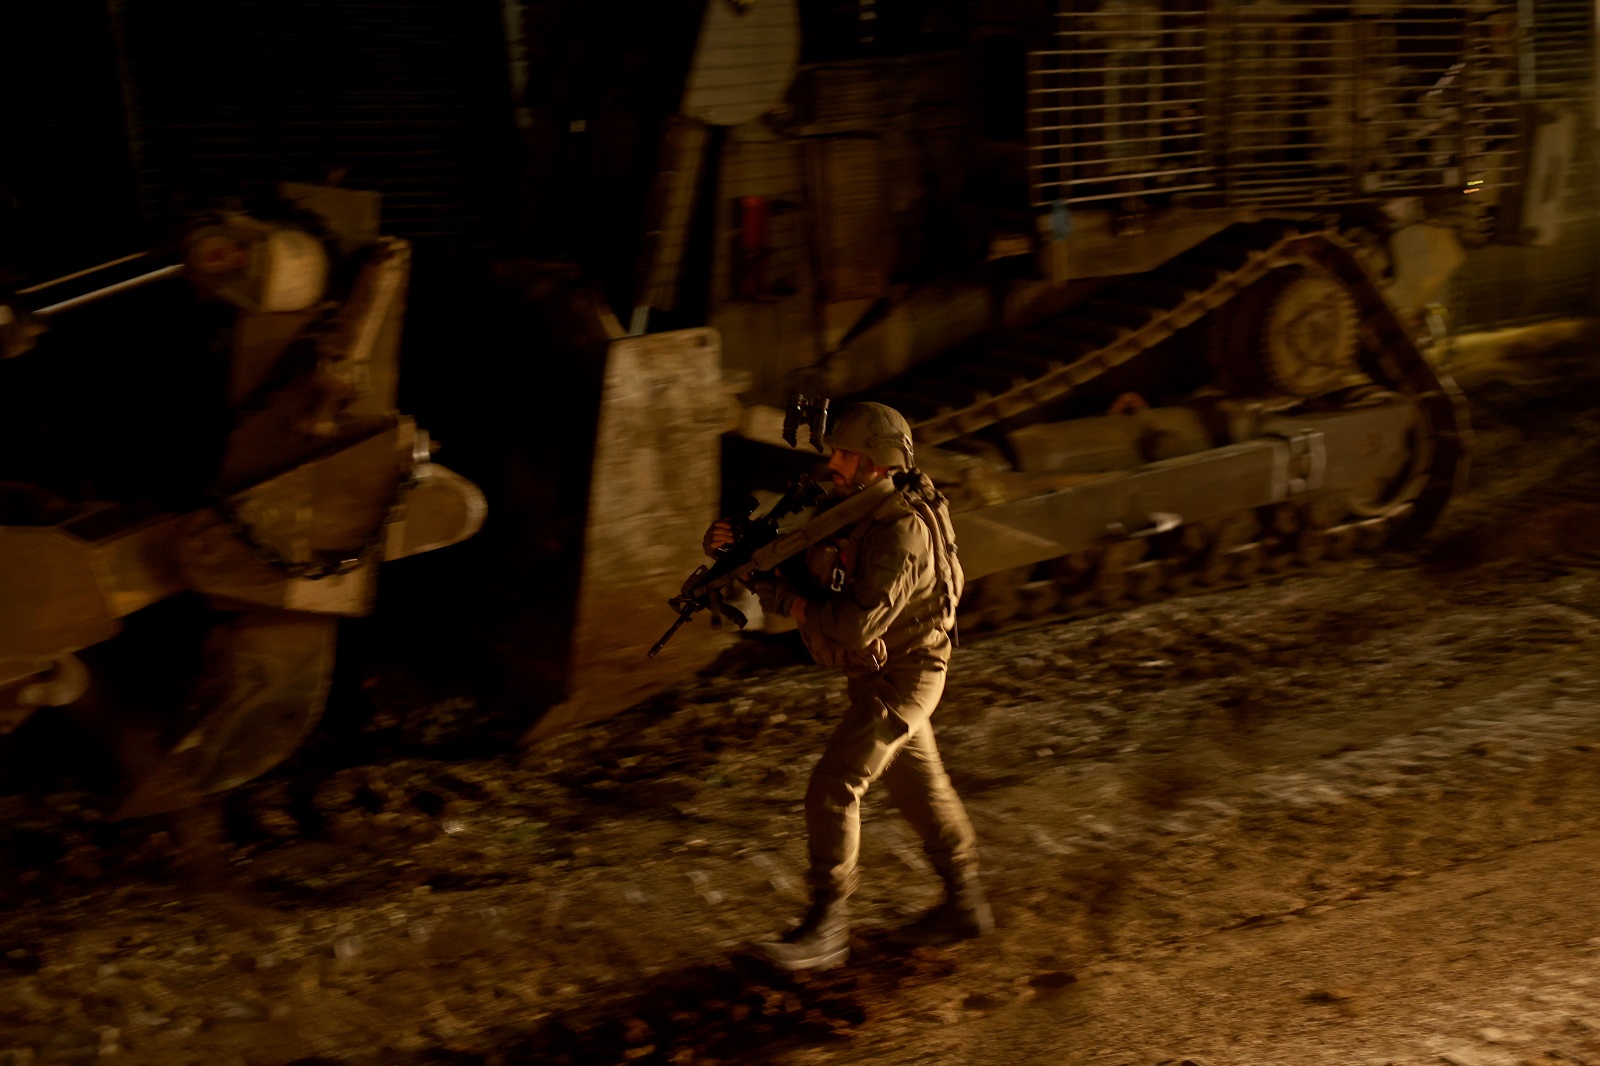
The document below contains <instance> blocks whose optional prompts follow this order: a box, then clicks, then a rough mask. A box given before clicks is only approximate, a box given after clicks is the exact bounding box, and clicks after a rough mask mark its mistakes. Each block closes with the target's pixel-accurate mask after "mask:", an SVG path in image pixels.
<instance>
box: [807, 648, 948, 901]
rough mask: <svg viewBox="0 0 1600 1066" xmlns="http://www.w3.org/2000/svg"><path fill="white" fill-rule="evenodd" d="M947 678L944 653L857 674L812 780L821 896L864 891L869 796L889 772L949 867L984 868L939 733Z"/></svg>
mask: <svg viewBox="0 0 1600 1066" xmlns="http://www.w3.org/2000/svg"><path fill="white" fill-rule="evenodd" d="M944 681H945V664H944V663H943V662H941V661H939V660H937V659H935V660H925V661H923V662H920V663H916V664H914V665H912V664H907V665H903V666H898V667H897V666H890V667H889V668H888V669H886V670H885V671H884V672H883V673H880V674H874V675H871V676H868V677H853V678H851V679H850V683H849V694H850V708H849V710H847V711H846V712H845V715H844V719H843V720H842V721H840V723H839V725H838V727H837V728H836V729H835V730H834V731H833V735H832V736H831V737H830V738H829V739H828V746H827V749H826V750H825V751H824V752H823V755H822V759H821V761H819V762H818V763H817V765H816V768H815V769H813V770H812V771H811V782H810V784H809V786H808V787H807V789H806V834H807V843H808V848H809V851H810V859H811V865H810V869H809V871H808V873H807V880H808V881H809V882H810V885H811V890H812V892H813V893H814V894H816V895H818V896H819V897H836V898H841V899H842V898H844V897H846V896H849V895H850V894H851V893H852V892H854V891H855V888H856V881H857V877H858V875H857V870H856V865H857V860H858V858H859V856H860V853H861V797H862V796H864V795H866V792H867V789H868V788H869V787H870V786H871V785H872V783H873V782H874V781H876V780H877V779H878V778H880V777H882V778H883V779H884V783H885V784H886V785H887V786H888V788H889V797H890V799H892V800H893V801H894V804H895V806H896V807H898V808H899V809H900V813H901V814H902V815H903V816H904V817H905V819H906V821H908V822H910V823H911V826H912V828H913V829H915V830H916V831H917V833H918V835H919V836H921V837H922V845H923V848H924V850H925V851H926V852H927V853H928V858H929V860H930V861H931V862H932V863H933V867H934V869H936V870H937V871H939V874H940V875H941V876H943V877H945V878H947V879H948V878H953V877H954V876H955V875H956V874H957V873H959V872H961V871H964V870H967V869H971V868H975V867H976V865H977V858H978V847H977V838H976V837H975V836H974V834H973V832H972V823H971V822H970V821H968V819H967V812H966V808H964V807H963V806H962V805H961V799H960V798H959V797H958V796H957V795H956V792H955V789H954V788H952V787H951V785H950V778H949V776H948V775H947V774H946V773H945V772H944V763H943V762H942V761H940V759H939V749H938V747H937V746H936V745H935V744H934V740H933V726H932V724H931V722H930V719H931V717H932V715H933V710H934V708H935V707H937V706H938V705H939V697H940V696H941V695H942V694H943V693H944Z"/></svg>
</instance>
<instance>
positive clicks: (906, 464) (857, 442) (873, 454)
mask: <svg viewBox="0 0 1600 1066" xmlns="http://www.w3.org/2000/svg"><path fill="white" fill-rule="evenodd" d="M826 439H827V443H828V446H829V447H831V448H837V449H843V450H844V451H847V452H859V453H860V454H862V455H865V456H866V457H867V458H868V459H871V460H872V461H873V462H874V463H877V464H878V465H879V466H882V467H889V468H891V469H893V468H895V467H899V468H901V469H904V470H910V469H911V468H912V466H913V465H915V464H914V462H913V458H914V457H913V454H912V450H911V424H910V423H909V422H907V421H906V420H905V418H904V416H902V415H901V414H900V412H899V411H896V410H895V409H894V408H893V407H885V406H884V405H883V404H881V403H853V404H850V405H849V406H847V407H845V408H844V409H843V410H841V411H840V412H839V416H838V418H836V419H835V420H834V423H833V429H832V431H831V432H829V434H828V436H827V438H826Z"/></svg>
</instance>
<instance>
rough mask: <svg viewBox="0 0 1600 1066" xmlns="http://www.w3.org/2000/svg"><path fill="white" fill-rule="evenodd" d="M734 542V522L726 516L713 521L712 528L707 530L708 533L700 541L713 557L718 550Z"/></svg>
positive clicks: (707, 552)
mask: <svg viewBox="0 0 1600 1066" xmlns="http://www.w3.org/2000/svg"><path fill="white" fill-rule="evenodd" d="M732 543H733V523H732V522H730V521H728V520H727V519H726V518H719V519H717V520H716V521H715V522H713V523H711V528H710V529H708V530H706V535H705V537H704V538H702V540H701V541H700V544H701V546H702V547H703V548H704V549H705V552H706V554H707V555H709V556H711V557H712V558H713V559H715V558H716V557H717V552H718V551H719V550H721V549H723V548H726V547H727V546H728V545H730V544H732Z"/></svg>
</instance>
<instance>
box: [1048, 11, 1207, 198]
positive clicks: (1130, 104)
mask: <svg viewBox="0 0 1600 1066" xmlns="http://www.w3.org/2000/svg"><path fill="white" fill-rule="evenodd" d="M1206 8H1207V5H1206V3H1205V2H1204V0H1179V2H1176V3H1174V2H1167V3H1161V2H1158V0H1103V2H1087V3H1073V4H1070V5H1067V6H1065V7H1064V8H1063V9H1062V10H1061V11H1060V12H1058V14H1057V18H1058V22H1059V24H1058V26H1057V29H1056V44H1055V47H1054V48H1051V49H1045V50H1041V51H1037V52H1034V53H1031V54H1030V68H1029V91H1028V96H1029V109H1028V134H1029V148H1030V155H1031V159H1030V170H1031V174H1032V179H1033V180H1032V186H1033V190H1034V194H1033V195H1034V202H1035V204H1036V205H1043V204H1048V203H1051V202H1053V201H1056V200H1065V201H1068V202H1081V201H1085V200H1106V199H1113V198H1117V197H1122V196H1128V195H1134V194H1138V193H1149V192H1162V193H1174V192H1186V191H1198V190H1203V189H1209V188H1211V187H1212V182H1213V172H1214V166H1213V164H1212V160H1211V152H1210V141H1211V137H1210V135H1209V131H1208V122H1209V117H1208V110H1207V106H1206V105H1207V100H1208V98H1209V97H1210V95H1211V94H1210V92H1209V91H1208V89H1209V83H1210V80H1211V79H1212V78H1213V77H1214V76H1215V75H1214V74H1213V73H1212V71H1213V64H1212V63H1211V62H1210V55H1209V51H1208V38H1209V31H1210V22H1209V20H1208V18H1207V15H1206Z"/></svg>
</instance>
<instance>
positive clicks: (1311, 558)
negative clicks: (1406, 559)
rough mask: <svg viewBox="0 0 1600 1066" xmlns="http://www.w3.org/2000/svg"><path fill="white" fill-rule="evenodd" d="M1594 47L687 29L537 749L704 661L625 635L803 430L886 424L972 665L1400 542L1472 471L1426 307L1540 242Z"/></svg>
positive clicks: (1540, 23) (1425, 13)
mask: <svg viewBox="0 0 1600 1066" xmlns="http://www.w3.org/2000/svg"><path fill="white" fill-rule="evenodd" d="M866 7H872V11H870V12H866V11H865V8H866ZM1569 8H1570V9H1571V10H1568V9H1569ZM1558 9H1559V10H1558ZM869 14H870V16H871V17H870V18H869V17H868V15H869ZM1593 48H1594V38H1593V30H1592V12H1591V11H1589V10H1588V8H1587V7H1586V6H1585V5H1571V4H1567V5H1562V4H1554V3H1553V4H1548V5H1539V4H1535V5H1532V10H1531V11H1530V10H1528V9H1527V6H1526V5H1524V6H1523V8H1521V9H1519V7H1518V6H1517V5H1512V4H1498V3H1486V2H1476V0H1474V2H1468V3H1432V2H1429V3H1401V2H1391V0H1351V2H1342V3H1325V2H1309V0H1308V2H1293V0H1290V2H1277V0H1264V2H1249V0H1230V2H1226V3H1218V2H1206V0H1182V2H1178V3H1155V2H1153V0H1061V2H1060V3H1059V4H1051V5H1046V4H1015V5H995V6H994V7H993V8H992V9H990V8H989V7H988V6H987V5H986V9H985V11H984V12H982V13H981V14H977V13H973V12H966V13H965V14H962V13H960V12H958V11H957V10H956V8H955V7H954V6H951V5H935V7H934V8H929V9H926V10H924V9H920V8H916V7H912V6H901V5H892V4H879V5H863V9H862V10H857V9H855V8H850V9H849V10H845V9H843V8H840V7H838V6H837V5H835V6H828V5H807V4H794V3H781V2H777V0H757V2H756V3H755V4H753V5H751V4H731V3H723V2H717V0H712V2H711V3H709V4H708V5H707V6H706V9H705V14H704V20H703V23H702V30H701V35H700V38H699V41H698V44H697V46H696V50H695V53H694V58H693V62H692V64H690V67H689V70H688V74H687V77H686V80H685V83H684V84H685V87H684V91H683V97H682V104H681V108H680V116H679V117H678V118H676V119H674V120H672V121H670V122H669V123H668V124H667V126H666V132H665V138H664V142H663V148H662V158H663V160H664V163H663V165H662V167H661V168H660V171H659V174H658V176H657V178H656V179H655V182H654V193H653V195H652V203H653V205H654V215H653V216H652V220H651V223H650V233H651V234H652V240H651V241H650V242H649V243H648V244H647V247H646V255H645V261H644V265H643V267H642V268H640V269H639V271H638V274H637V277H638V278H639V279H640V281H639V283H638V285H637V286H636V288H634V289H633V290H632V291H633V293H634V297H635V298H634V310H633V313H632V319H631V321H630V323H629V324H628V326H627V327H626V328H624V326H623V324H622V323H621V321H620V320H618V319H616V318H610V319H609V320H608V325H607V328H608V329H609V330H610V336H611V338H612V339H611V341H610V348H609V356H608V358H609V365H608V371H607V384H606V390H605V393H604V394H603V397H602V401H601V418H600V430H599V434H598V441H597V452H596V458H595V477H594V482H593V486H594V487H593V490H592V492H591V497H590V507H589V525H588V529H589V532H588V537H587V544H586V555H585V564H584V576H583V591H582V595H581V600H580V604H579V610H578V621H577V639H576V644H575V649H574V658H573V677H574V692H573V698H572V699H571V700H570V701H569V702H568V703H567V704H565V705H564V706H562V707H559V708H557V709H556V711H555V712H553V713H552V714H551V715H549V716H548V717H547V718H546V719H545V720H544V721H543V722H542V723H541V724H540V725H539V727H538V728H536V729H535V730H534V731H533V733H532V734H531V735H532V736H533V737H534V738H537V737H540V736H544V735H548V734H550V733H552V732H555V731H557V730H559V729H561V728H564V727H566V726H568V725H571V724H573V723H574V722H578V721H582V720H585V719H588V718H593V717H597V716H600V715H603V714H606V713H609V712H610V711H612V710H615V709H617V708H618V707H620V706H622V705H625V704H626V703H627V702H628V701H630V700H632V699H636V698H637V697H638V696H639V695H640V694H642V693H643V692H645V691H648V690H649V689H650V688H651V687H652V686H654V685H656V684H659V683H660V682H661V681H662V680H664V679H665V678H666V677H668V676H670V675H671V673H672V671H674V670H677V671H679V672H682V671H686V670H688V669H691V668H693V667H695V666H698V665H700V664H703V663H704V662H706V661H707V660H708V658H709V657H710V656H711V655H713V654H715V652H716V650H717V648H718V647H719V644H718V643H717V637H716V636H715V635H713V634H712V633H711V632H710V631H709V630H702V631H701V633H700V637H701V639H702V641H703V643H702V644H700V645H698V646H697V645H694V644H693V643H692V642H683V643H681V644H679V645H675V646H674V647H673V648H672V649H671V650H669V652H668V653H666V654H664V655H662V656H661V657H660V658H659V659H658V660H654V661H651V662H646V660H645V657H644V654H643V649H644V648H645V647H647V646H648V645H649V642H650V640H651V639H652V638H653V637H654V635H655V633H656V632H657V631H658V630H659V629H660V628H661V626H662V625H663V624H664V622H665V620H667V619H668V618H669V616H668V615H666V614H665V613H664V612H663V613H662V614H659V615H656V616H650V617H640V615H639V613H637V612H636V611H632V612H630V610H629V609H628V608H626V607H624V606H622V605H624V604H627V603H631V602H636V601H637V598H638V597H639V596H640V595H641V594H642V593H644V592H645V590H651V589H653V590H654V591H655V592H656V594H657V595H659V596H663V597H664V596H666V595H669V594H670V593H671V592H672V591H674V590H675V589H676V583H677V581H678V580H680V579H681V576H682V574H686V573H688V572H689V570H691V569H692V568H693V567H694V565H695V562H696V559H695V556H696V555H697V554H698V533H699V531H700V529H702V528H703V527H704V524H705V522H706V521H707V520H708V519H709V518H710V517H711V516H713V515H714V514H716V513H718V511H719V508H720V509H721V511H722V512H723V513H727V512H728V510H729V508H730V507H732V506H733V505H734V501H737V500H739V499H741V498H743V497H745V496H746V494H748V493H749V492H750V491H751V490H761V489H775V488H776V487H777V483H778V482H779V481H781V479H782V478H783V477H784V476H785V475H786V474H788V473H791V472H794V471H796V470H797V469H799V468H802V467H804V466H806V465H807V464H808V463H811V462H815V458H814V456H813V458H812V459H809V460H808V459H807V458H806V457H805V455H804V449H801V450H800V451H798V452H796V451H793V450H790V449H788V448H787V447H785V445H784V442H783V441H782V439H781V438H782V433H781V429H780V427H781V425H782V422H783V409H784V406H785V403H786V402H787V401H788V400H789V399H790V398H792V397H796V396H802V397H811V398H814V397H818V396H826V397H830V398H831V399H832V400H833V401H834V403H835V406H837V404H838V402H839V401H842V400H846V399H850V398H860V399H872V400H877V401H881V402H884V403H887V404H889V405H891V406H893V407H895V408H897V409H898V410H900V411H901V412H902V413H904V414H905V415H906V416H907V418H908V419H909V420H910V421H911V422H912V424H913V427H914V432H915V439H916V445H917V460H918V463H919V465H920V466H921V467H922V469H924V470H925V471H927V472H928V473H929V474H930V475H931V476H932V477H933V478H934V479H935V481H936V482H937V483H938V484H940V486H941V487H942V489H943V490H944V491H945V492H946V493H947V494H948V495H949V496H950V497H951V499H952V502H953V507H954V510H955V512H956V513H955V522H956V528H957V533H958V539H959V541H960V549H961V557H962V560H963V564H964V567H965V569H966V572H967V575H968V577H969V585H968V592H967V595H966V597H965V599H964V600H963V603H962V611H961V613H962V618H961V625H962V629H963V631H964V632H975V631H980V630H983V629H994V628H1001V627H1005V626H1008V625H1012V624H1016V623H1018V622H1024V621H1033V620H1038V619H1043V618H1053V617H1067V616H1071V615H1073V614H1075V613H1080V612H1083V611H1090V610H1102V609H1106V608H1113V607H1116V606H1119V605H1123V604H1129V603H1135V602H1141V601H1146V600H1149V599H1152V598H1155V597H1160V596H1167V595H1172V594H1175V593H1178V592H1181V591H1184V590H1188V589H1193V588H1201V587H1217V586H1219V585H1223V584H1227V583H1230V582H1239V581H1245V580H1250V579H1251V578H1252V577H1253V576H1255V575H1258V574H1266V573H1274V572H1278V571H1282V570H1284V569H1285V568H1288V567H1294V566H1306V565H1311V564H1315V563H1317V562H1318V561H1320V560H1323V559H1337V558H1342V557H1345V556H1348V555H1349V554H1351V553H1353V552H1358V551H1370V550H1374V549H1376V548H1378V547H1380V546H1383V545H1395V544H1404V543H1408V542H1414V541H1415V540H1416V538H1418V537H1421V536H1422V535H1423V534H1425V533H1426V532H1427V530H1428V529H1429V527H1430V526H1431V525H1432V524H1433V523H1434V522H1435V520H1436V519H1437V518H1438V517H1439V515H1440V513H1441V512H1442V511H1443V510H1444V508H1445V507H1446V505H1447V504H1448V502H1449V500H1450V498H1451V496H1452V493H1454V492H1455V491H1456V490H1457V489H1458V488H1459V486H1460V485H1461V484H1462V482H1463V479H1464V477H1465V474H1466V469H1467V454H1468V443H1469V437H1470V432H1469V428H1468V424H1467V416H1466V410H1465V407H1464V404H1463V402H1462V401H1461V398H1460V397H1459V395H1458V394H1457V392H1456V390H1455V388H1454V386H1453V385H1452V383H1451V380H1450V377H1449V375H1448V367H1447V366H1445V365H1444V363H1445V360H1444V359H1443V353H1444V350H1445V347H1446V346H1445V345H1443V344H1441V343H1440V342H1441V340H1442V339H1443V338H1444V337H1446V335H1447V333H1448V315H1449V314H1450V313H1451V309H1450V308H1449V307H1448V306H1447V305H1448V303H1449V300H1450V295H1451V288H1450V279H1451V276H1452V274H1453V273H1454V272H1455V271H1456V270H1457V269H1458V268H1459V267H1460V266H1461V265H1462V263H1463V262H1464V261H1467V260H1468V259H1469V257H1470V256H1471V255H1473V254H1474V250H1475V249H1477V248H1481V247H1483V246H1485V245H1488V244H1490V243H1492V242H1500V243H1506V244H1511V245H1516V246H1522V247H1532V246H1540V245H1546V246H1547V245H1552V244H1554V243H1556V242H1557V240H1558V237H1559V234H1558V232H1557V229H1558V227H1559V223H1560V220H1561V218H1562V212H1563V210H1564V205H1565V204H1566V202H1567V192H1566V190H1567V188H1568V175H1569V173H1570V172H1571V170H1572V168H1573V167H1574V166H1577V165H1580V164H1581V157H1582V155H1583V150H1582V146H1583V145H1586V144H1590V143H1592V131H1590V130H1589V127H1590V126H1592V124H1593V123H1592V120H1591V118H1590V117H1589V116H1588V115H1587V114H1586V113H1583V112H1582V111H1581V106H1583V105H1584V102H1585V101H1587V100H1589V99H1590V97H1589V96H1588V93H1589V87H1588V84H1587V80H1586V79H1587V78H1588V76H1589V75H1588V74H1587V73H1584V72H1586V71H1592V69H1593V68H1592V57H1593ZM1552 49H1555V50H1556V52H1557V53H1559V55H1560V61H1558V62H1547V60H1548V59H1549V57H1550V55H1552V54H1554V53H1552V51H1551V50H1552ZM1563 50H1564V51H1563ZM1536 60H1537V63H1538V64H1540V65H1539V67H1538V72H1537V76H1536V70H1535V63H1536ZM1508 280H1509V279H1508ZM1513 283H1514V282H1513ZM1590 285H1591V289H1590V291H1591V292H1592V280H1591V282H1590ZM1456 311H1457V312H1459V311H1460V309H1459V308H1457V309H1456ZM652 323H658V324H661V325H664V326H671V325H679V324H691V325H693V326H694V328H688V329H681V328H680V329H671V328H667V329H663V330H662V331H660V332H651V325H652ZM701 323H703V324H701ZM791 443H792V442H791ZM780 624H781V622H780ZM690 628H691V630H692V629H693V627H690ZM679 639H680V641H681V637H680V638H679ZM674 655H675V656H676V659H675V661H674ZM663 660H665V661H663Z"/></svg>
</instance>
